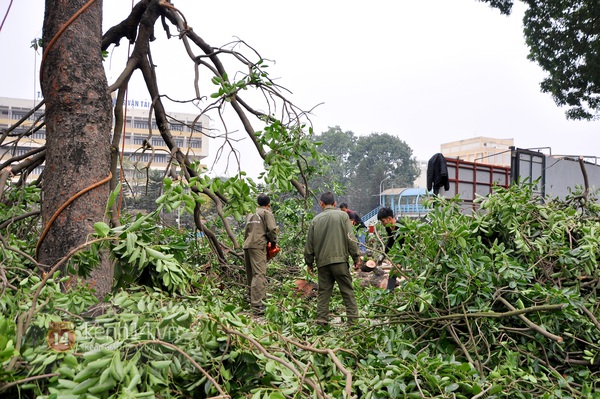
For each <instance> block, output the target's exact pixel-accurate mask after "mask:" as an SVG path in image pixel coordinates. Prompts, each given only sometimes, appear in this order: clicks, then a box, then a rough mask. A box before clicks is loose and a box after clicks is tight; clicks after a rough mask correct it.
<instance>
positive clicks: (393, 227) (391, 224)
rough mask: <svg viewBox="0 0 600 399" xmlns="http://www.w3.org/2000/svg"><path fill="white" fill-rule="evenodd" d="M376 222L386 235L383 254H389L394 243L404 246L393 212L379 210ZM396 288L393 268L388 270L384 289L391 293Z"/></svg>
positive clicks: (387, 209) (385, 209)
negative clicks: (378, 222) (388, 273)
mask: <svg viewBox="0 0 600 399" xmlns="http://www.w3.org/2000/svg"><path fill="white" fill-rule="evenodd" d="M377 220H379V221H380V222H381V224H382V225H383V226H384V227H385V232H386V233H387V242H386V243H385V253H386V254H387V253H388V252H390V249H392V247H393V246H394V244H395V243H396V241H398V242H399V243H400V245H402V244H404V237H401V236H400V234H399V231H398V226H397V224H398V222H397V221H396V217H395V216H394V211H393V210H391V209H390V208H385V207H384V208H380V209H379V211H378V212H377ZM394 288H396V273H395V272H394V268H393V267H392V270H390V275H389V277H388V283H387V287H386V289H387V290H388V291H393V290H394Z"/></svg>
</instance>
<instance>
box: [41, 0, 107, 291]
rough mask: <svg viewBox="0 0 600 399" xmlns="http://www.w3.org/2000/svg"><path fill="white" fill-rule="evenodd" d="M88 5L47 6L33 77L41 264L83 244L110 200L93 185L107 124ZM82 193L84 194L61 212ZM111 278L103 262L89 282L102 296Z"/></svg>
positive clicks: (97, 41)
mask: <svg viewBox="0 0 600 399" xmlns="http://www.w3.org/2000/svg"><path fill="white" fill-rule="evenodd" d="M88 3H89V2H88V0H46V9H45V15H44V32H43V44H44V54H43V58H42V65H41V68H40V69H41V77H40V78H41V87H42V92H43V94H44V98H45V101H46V149H47V150H46V167H45V170H44V180H43V187H42V193H43V199H42V208H41V210H42V220H43V223H44V227H45V229H46V230H47V234H45V235H44V236H42V239H41V241H40V243H39V245H38V254H37V255H38V260H39V261H40V262H42V263H44V264H46V265H48V266H51V265H53V264H55V263H56V262H57V261H58V260H59V259H61V258H62V257H64V256H65V255H66V254H67V253H68V252H69V250H71V249H72V248H74V247H76V246H77V245H79V244H81V243H83V242H85V241H86V239H87V237H88V235H89V233H90V232H91V231H92V228H93V224H94V223H95V222H97V221H101V220H102V219H103V217H104V211H105V207H106V201H107V198H108V194H109V184H108V182H105V183H103V184H100V185H95V184H96V183H99V182H102V181H103V180H105V179H106V178H107V177H108V176H109V172H110V170H109V167H110V130H111V125H112V117H111V109H112V104H111V98H110V94H109V92H108V83H107V80H106V76H105V72H104V68H103V65H102V52H101V50H100V47H101V40H102V0H96V1H95V2H92V3H90V4H88ZM92 187H93V188H92ZM90 188H91V189H90ZM85 190H87V191H85ZM81 191H85V193H83V194H82V195H80V196H77V198H76V199H75V200H74V201H73V202H71V203H70V204H69V205H68V206H66V207H65V208H64V209H63V210H62V211H60V208H61V206H62V205H63V204H65V203H66V202H67V201H69V199H70V198H72V197H75V196H76V194H77V193H79V192H81ZM102 258H103V257H101V259H102ZM104 258H105V257H104ZM63 272H64V271H63ZM112 278H113V272H112V268H111V266H110V263H109V262H108V259H106V260H103V261H102V262H101V266H100V267H99V268H98V269H97V270H95V271H94V273H93V278H92V279H90V280H89V281H88V282H90V285H92V286H94V287H95V288H96V289H97V292H96V296H97V297H99V298H102V297H104V295H105V294H106V293H107V292H108V291H109V290H110V288H111V286H112Z"/></svg>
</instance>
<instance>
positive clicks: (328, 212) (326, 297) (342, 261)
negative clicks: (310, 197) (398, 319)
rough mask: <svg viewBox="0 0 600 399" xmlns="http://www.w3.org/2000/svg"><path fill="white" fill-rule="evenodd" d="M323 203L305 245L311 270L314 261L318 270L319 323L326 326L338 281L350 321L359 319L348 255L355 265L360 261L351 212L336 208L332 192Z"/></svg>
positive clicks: (328, 193)
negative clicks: (349, 215) (334, 288)
mask: <svg viewBox="0 0 600 399" xmlns="http://www.w3.org/2000/svg"><path fill="white" fill-rule="evenodd" d="M320 205H321V209H323V212H321V213H320V214H318V215H317V216H315V218H314V219H313V220H312V222H311V224H310V226H309V228H308V236H307V238H306V245H305V247H304V261H305V262H306V266H307V267H308V271H309V272H310V273H313V265H314V264H315V263H316V265H317V269H318V274H317V275H318V281H319V289H318V296H317V324H320V325H326V324H327V323H328V321H329V301H330V300H331V294H332V292H333V286H334V284H335V283H337V284H338V287H339V289H340V293H341V294H342V299H343V301H344V305H345V307H346V318H347V320H348V323H350V324H352V323H355V322H356V319H357V318H358V306H357V305H356V298H355V297H354V289H353V288H352V276H351V275H350V265H349V263H348V258H349V257H352V260H353V262H354V265H355V266H356V267H360V262H361V261H360V257H359V253H358V245H357V244H356V239H355V238H354V229H353V228H352V223H351V222H350V218H349V217H348V214H347V213H346V212H344V211H341V210H339V209H337V208H336V204H335V199H334V197H333V194H332V193H330V192H327V193H324V194H323V195H321V198H320Z"/></svg>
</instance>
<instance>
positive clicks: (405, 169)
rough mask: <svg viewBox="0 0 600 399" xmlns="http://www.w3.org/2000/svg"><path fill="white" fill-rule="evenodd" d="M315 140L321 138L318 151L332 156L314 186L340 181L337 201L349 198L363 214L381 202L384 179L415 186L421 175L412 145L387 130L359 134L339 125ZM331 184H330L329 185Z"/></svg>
mask: <svg viewBox="0 0 600 399" xmlns="http://www.w3.org/2000/svg"><path fill="white" fill-rule="evenodd" d="M315 140H316V141H319V142H322V144H321V145H320V146H319V147H318V151H319V153H321V154H322V155H327V156H329V157H331V158H330V160H329V162H328V163H327V164H326V165H325V167H324V169H323V170H324V171H325V175H324V176H322V177H320V178H319V179H317V180H318V181H317V182H316V183H315V184H313V185H312V186H313V187H331V186H332V185H333V184H334V183H339V184H340V185H341V188H342V192H341V193H340V194H339V195H338V202H341V201H345V202H348V203H349V205H350V208H352V209H353V210H355V211H357V212H359V213H360V214H361V215H362V214H365V213H367V212H370V211H371V210H373V209H374V208H375V207H377V206H378V205H379V188H380V183H381V181H382V180H383V179H386V181H387V184H388V186H392V187H412V185H413V182H414V180H415V178H417V177H418V175H419V168H418V164H417V161H416V160H415V159H412V149H411V148H410V147H409V146H408V144H406V143H405V142H404V141H403V140H401V139H399V138H398V137H395V136H392V135H390V134H387V133H372V134H370V135H368V136H360V137H357V136H355V135H354V133H352V132H351V131H345V132H344V131H343V130H342V129H341V128H340V127H339V126H336V127H333V128H331V127H330V128H329V130H328V131H326V132H323V133H322V134H321V135H318V136H315ZM327 184H329V185H327Z"/></svg>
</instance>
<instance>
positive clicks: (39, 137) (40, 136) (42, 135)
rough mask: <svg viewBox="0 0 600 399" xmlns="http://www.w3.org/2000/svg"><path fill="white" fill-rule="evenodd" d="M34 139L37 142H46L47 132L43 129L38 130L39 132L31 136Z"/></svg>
mask: <svg viewBox="0 0 600 399" xmlns="http://www.w3.org/2000/svg"><path fill="white" fill-rule="evenodd" d="M31 137H32V138H34V139H36V140H46V131H45V130H43V129H40V130H38V131H37V132H35V133H33V134H32V135H31Z"/></svg>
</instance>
